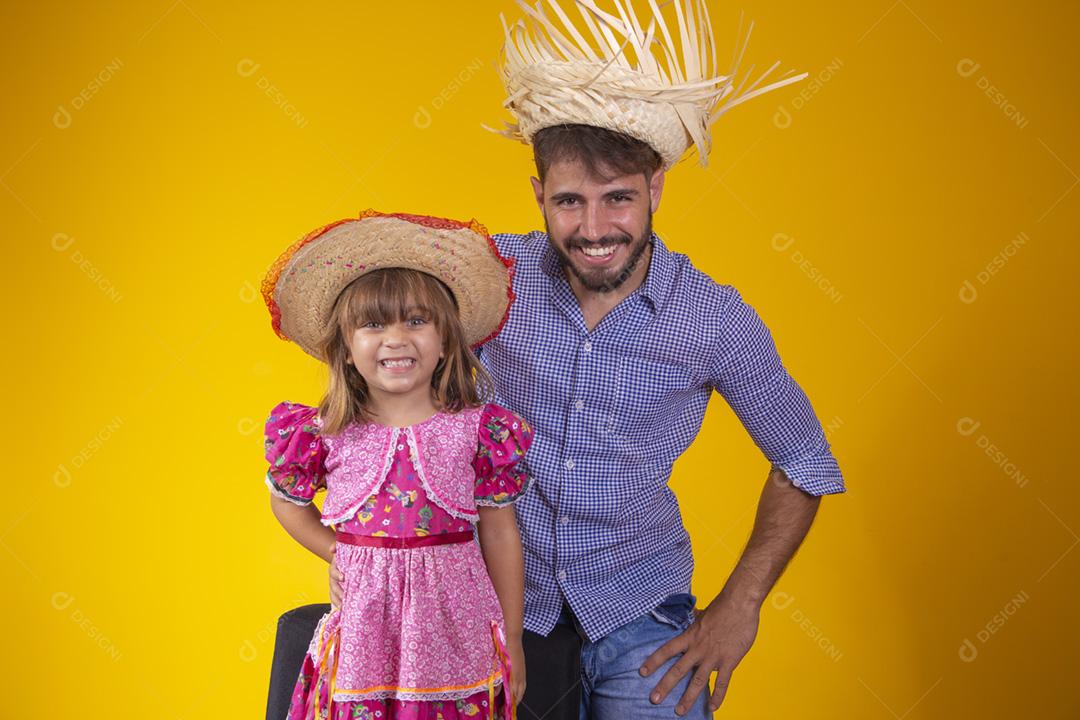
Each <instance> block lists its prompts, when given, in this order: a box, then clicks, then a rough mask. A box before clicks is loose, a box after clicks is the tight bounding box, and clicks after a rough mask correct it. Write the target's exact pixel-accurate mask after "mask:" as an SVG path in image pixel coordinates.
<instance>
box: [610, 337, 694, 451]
mask: <svg viewBox="0 0 1080 720" xmlns="http://www.w3.org/2000/svg"><path fill="white" fill-rule="evenodd" d="M614 374H615V389H614V390H615V391H614V393H613V396H614V398H613V399H614V403H613V405H612V408H611V414H610V418H609V422H608V430H609V433H610V436H611V439H612V442H613V443H615V444H616V445H622V446H628V445H629V446H635V447H640V446H641V445H642V444H647V443H653V442H656V441H657V439H658V438H659V437H660V436H661V435H662V434H663V433H664V432H666V430H667V429H668V427H667V426H669V425H670V424H671V423H673V422H675V421H676V420H677V419H678V417H679V416H680V415H681V414H682V412H683V411H684V410H685V408H686V403H687V402H688V401H689V399H690V398H691V396H692V394H693V392H694V390H695V389H696V387H697V386H698V385H699V384H700V383H699V380H698V375H697V372H696V371H695V370H694V368H693V367H692V366H690V365H688V364H685V363H679V362H673V361H669V360H662V359H656V358H645V357H640V356H634V355H622V356H620V357H619V359H618V363H617V366H616V368H615V373H614Z"/></svg>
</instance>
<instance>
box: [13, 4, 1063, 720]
mask: <svg viewBox="0 0 1080 720" xmlns="http://www.w3.org/2000/svg"><path fill="white" fill-rule="evenodd" d="M170 2H171V0H163V1H162V2H152V3H134V4H132V3H127V4H124V3H117V2H108V3H79V4H73V5H72V4H66V3H47V4H45V3H36V4H9V5H8V6H6V7H5V8H4V9H3V20H2V22H0V25H2V26H3V28H4V33H3V34H4V42H3V43H2V44H0V54H2V57H3V61H4V67H5V68H7V72H6V73H5V80H6V83H5V84H6V91H5V95H6V98H7V100H6V102H5V103H4V109H5V111H4V116H5V128H4V130H5V131H4V133H3V137H2V138H0V211H2V212H3V218H4V233H5V237H6V239H5V243H4V247H5V249H6V254H7V262H6V266H7V267H8V268H9V273H8V275H7V278H6V281H5V282H4V284H3V287H4V290H3V292H4V296H5V297H4V305H5V307H7V308H8V311H9V321H8V323H7V326H8V331H7V338H6V339H5V343H4V347H5V364H6V367H7V368H8V370H7V373H6V375H7V377H6V382H5V385H6V392H5V399H6V400H7V402H8V407H7V409H6V413H5V414H6V416H7V419H6V421H5V440H6V443H7V451H6V454H7V457H8V459H9V467H8V469H7V476H8V484H9V492H8V502H6V503H4V504H3V509H2V510H0V563H2V566H3V570H4V577H5V586H6V587H8V588H9V591H8V592H9V593H10V599H9V600H8V601H7V602H6V603H5V610H6V612H5V613H4V627H3V632H4V636H5V644H6V646H7V648H8V651H7V652H6V653H5V657H4V659H3V661H2V662H3V666H2V667H3V671H4V672H3V675H4V677H6V678H7V687H8V691H7V693H6V699H5V701H4V705H5V707H4V709H3V710H0V715H2V716H4V717H20V718H23V717H45V716H50V717H68V716H73V717H74V716H78V717H83V718H106V717H108V718H128V717H131V718H135V717H162V718H174V719H179V720H188V719H194V718H206V717H213V718H216V717H226V716H230V717H248V718H251V717H262V714H263V712H264V707H265V700H266V689H267V680H268V676H269V662H270V658H271V653H272V647H273V631H274V627H275V622H276V618H277V616H278V615H279V614H280V613H281V612H283V611H284V610H286V609H288V608H290V607H293V606H295V605H298V604H302V603H305V602H321V601H323V600H324V598H325V596H326V570H325V565H324V564H322V563H321V562H320V561H318V560H316V559H315V558H314V557H312V556H310V555H308V554H307V553H306V552H305V551H304V550H302V549H301V548H300V547H299V546H297V545H296V544H295V543H293V541H291V540H290V539H289V538H288V537H287V536H286V535H285V533H284V531H283V530H282V529H281V528H280V527H279V526H278V525H277V524H276V522H275V521H274V519H273V517H272V515H271V513H270V510H269V506H268V505H269V503H268V501H267V498H266V488H265V486H264V485H263V473H264V469H265V466H264V461H263V458H262V438H261V424H262V421H263V420H264V419H265V417H266V415H267V414H268V411H269V409H270V408H271V407H272V406H273V405H274V404H275V403H277V402H278V401H280V400H282V399H291V400H295V401H299V402H308V403H312V402H315V401H317V400H318V398H319V393H320V389H321V384H322V382H323V372H322V369H321V368H320V367H319V366H318V365H317V364H316V363H314V362H313V361H312V360H310V359H308V358H307V357H306V356H305V355H303V354H302V353H301V352H300V351H299V350H297V349H296V348H295V347H293V346H291V345H289V344H287V343H284V342H282V341H280V340H278V339H277V338H276V337H275V336H274V335H273V333H272V332H271V330H270V324H269V318H268V315H267V312H266V309H265V307H264V306H263V305H262V302H261V299H260V298H259V297H258V293H257V288H258V283H259V281H260V279H261V277H262V274H263V272H264V271H265V269H266V267H267V266H268V265H269V264H270V263H271V262H272V261H273V259H274V258H275V257H276V256H277V254H278V253H279V252H280V251H281V250H283V249H284V248H285V247H286V246H287V245H288V244H289V243H291V242H292V241H293V240H295V239H296V238H297V237H299V236H300V235H302V234H303V233H305V232H306V231H308V230H309V229H311V228H314V227H316V226H318V225H321V224H323V223H326V222H329V221H332V220H336V219H339V218H343V217H347V216H349V215H355V214H356V212H357V211H359V210H361V209H363V208H367V207H375V208H378V209H382V210H388V211H397V210H405V211H416V212H423V213H430V214H437V215H446V216H451V217H460V218H468V217H471V216H475V217H477V218H478V219H480V220H481V221H482V222H484V223H485V224H486V225H487V226H488V227H489V228H490V229H492V230H493V231H504V232H505V231H522V232H524V231H528V230H530V229H535V228H538V227H540V218H539V214H538V212H537V210H536V208H535V206H534V205H533V201H532V198H531V194H530V191H529V185H528V176H529V175H530V173H531V170H532V168H531V166H530V155H529V153H528V150H527V149H526V148H525V147H524V146H521V145H516V144H513V143H511V142H509V141H507V140H505V139H503V138H500V137H498V136H495V135H493V134H491V133H488V132H486V131H484V130H482V129H481V128H480V123H481V122H484V123H487V124H489V125H495V124H499V123H501V121H502V120H504V119H507V116H506V115H504V114H503V113H502V112H501V111H500V102H501V98H502V95H501V87H500V85H499V82H498V79H497V76H496V74H495V72H494V70H493V68H492V61H493V59H494V57H495V54H496V51H497V47H498V45H499V43H500V41H501V30H500V27H499V24H498V12H499V11H504V12H506V13H507V14H508V16H510V17H517V12H516V9H515V8H514V7H513V5H512V3H511V2H510V0H485V1H484V2H470V3H461V4H450V3H435V2H430V3H423V2H397V3H378V4H375V3H366V2H361V3H351V2H334V3H285V2H273V3H247V4H243V5H239V4H228V3H227V4H224V5H223V4H221V3H217V4H215V3H207V2H204V1H203V0H177V1H176V2H175V3H172V4H170ZM711 7H712V14H713V22H714V25H715V26H716V28H717V37H718V41H719V45H720V55H721V57H722V58H724V57H727V55H728V53H729V52H730V48H731V46H732V43H733V42H734V40H735V28H736V25H737V22H738V10H739V7H738V6H735V5H731V4H727V3H720V2H713V3H711ZM744 7H745V9H746V11H747V14H748V16H749V17H752V18H754V19H755V20H756V21H757V23H758V25H757V29H756V30H755V33H754V36H753V38H752V40H751V45H750V51H749V58H750V60H751V61H752V62H756V63H757V64H758V67H759V68H760V67H762V66H763V64H764V65H767V64H769V63H771V62H772V60H774V59H776V58H780V59H782V60H783V61H784V66H785V67H794V68H797V69H799V70H807V71H809V72H810V73H811V79H808V80H807V81H804V83H803V84H801V85H800V86H796V87H789V88H785V89H782V90H780V91H778V92H776V93H771V94H768V95H766V96H764V97H762V98H758V99H756V100H753V101H752V102H750V103H748V104H747V105H744V106H742V107H739V108H737V109H736V110H734V111H733V112H731V113H730V114H729V115H727V116H725V117H724V118H722V119H721V120H720V122H719V123H718V124H717V125H716V126H715V128H714V138H715V146H714V152H713V155H712V162H711V164H710V166H709V167H708V169H702V168H700V167H698V166H696V165H694V164H692V162H689V163H684V164H683V165H682V166H680V167H678V168H677V169H676V170H675V171H673V172H672V173H671V174H670V175H669V178H668V185H667V189H666V193H665V195H664V202H663V205H662V207H661V210H660V212H659V214H658V215H657V218H656V227H657V230H658V232H660V234H661V235H662V236H663V237H664V238H665V240H666V241H667V242H668V244H669V245H670V246H672V247H673V248H675V249H677V250H679V251H681V252H685V253H688V254H689V255H690V256H691V257H692V258H693V259H694V261H695V263H696V264H697V265H698V267H700V268H702V269H704V270H705V271H707V272H708V273H710V274H711V275H712V276H713V277H714V278H716V279H717V280H719V281H721V282H725V283H730V284H733V285H735V286H736V287H737V288H739V289H740V291H741V292H742V293H743V295H744V297H745V298H746V299H747V301H748V302H750V303H751V304H752V305H754V307H755V308H757V310H758V311H759V313H760V314H761V315H762V317H763V318H764V320H765V322H766V324H767V325H768V326H769V327H770V328H771V330H772V332H773V335H774V337H775V339H776V342H777V345H778V348H779V350H780V353H781V357H782V359H783V360H784V362H785V365H786V366H787V367H788V369H789V370H790V371H791V373H792V374H793V376H794V377H795V378H796V380H797V381H799V382H800V384H802V386H803V387H804V388H805V390H806V392H807V393H808V395H809V396H810V398H811V400H812V402H813V403H814V406H815V409H816V410H817V413H818V415H819V417H820V419H821V421H822V423H823V424H825V425H826V427H827V429H828V433H829V439H830V441H831V443H832V446H833V449H834V452H835V454H836V456H837V458H838V459H839V462H840V465H841V468H842V470H843V472H844V475H845V478H846V480H847V483H848V486H849V492H848V493H847V494H846V495H840V496H830V497H827V498H825V499H824V501H823V503H822V508H821V511H820V514H819V515H818V518H817V520H816V522H815V525H814V527H813V528H812V530H811V533H810V535H809V536H808V538H807V540H806V543H805V544H804V546H803V548H802V549H801V550H800V552H799V553H798V555H797V556H796V558H795V560H794V561H793V564H792V566H791V567H790V568H789V569H788V571H787V572H786V574H785V575H784V576H783V577H782V578H781V580H780V582H779V584H778V586H777V588H776V591H775V592H774V594H773V596H772V597H771V598H770V599H769V601H767V602H766V604H765V606H764V608H763V611H762V622H761V629H760V632H759V636H758V639H757V643H756V645H755V646H754V648H753V650H752V651H751V653H750V654H749V655H748V656H747V657H746V659H745V660H744V661H743V663H742V664H741V665H740V667H739V669H738V670H737V671H736V673H735V675H734V678H733V682H732V686H731V690H730V693H729V696H728V700H727V701H726V703H725V704H724V706H723V707H722V708H721V710H720V712H718V713H717V717H729V718H774V717H792V718H834V717H852V718H871V719H872V718H884V719H886V720H888V718H890V717H893V718H911V719H912V720H916V719H918V718H947V717H954V716H963V717H1038V718H1066V717H1077V716H1078V715H1080V694H1078V691H1077V689H1076V685H1075V680H1076V677H1075V675H1076V669H1075V668H1076V647H1077V645H1078V642H1080V630H1078V629H1077V628H1078V624H1077V622H1076V617H1075V611H1074V608H1075V606H1076V602H1075V590H1076V587H1077V583H1076V578H1077V571H1078V568H1080V550H1077V549H1076V545H1077V543H1078V535H1077V532H1080V507H1078V504H1077V499H1078V495H1080V492H1078V490H1077V487H1078V484H1077V482H1076V479H1075V478H1074V477H1072V472H1073V471H1074V467H1073V466H1074V462H1073V458H1074V452H1073V450H1074V448H1075V447H1076V443H1075V440H1074V438H1073V435H1074V433H1075V429H1076V426H1077V417H1076V415H1077V411H1076V403H1077V400H1078V397H1077V395H1078V393H1077V381H1076V377H1075V360H1074V354H1075V351H1076V345H1077V343H1076V331H1075V326H1074V322H1073V320H1074V318H1075V316H1076V315H1075V313H1076V304H1077V302H1076V301H1077V289H1076V281H1075V263H1076V260H1077V253H1076V250H1075V248H1074V243H1075V242H1076V240H1077V220H1078V209H1080V207H1078V206H1080V202H1078V201H1080V191H1078V190H1077V189H1076V187H1075V186H1076V184H1077V182H1078V175H1077V171H1078V170H1080V143H1078V141H1077V136H1076V127H1077V124H1078V112H1077V110H1078V108H1077V96H1076V93H1075V92H1074V91H1075V85H1076V83H1075V75H1076V72H1077V70H1078V62H1077V55H1076V47H1077V40H1078V38H1077V37H1076V35H1077V33H1076V28H1077V27H1078V22H1080V9H1078V6H1077V5H1076V4H1074V3H1066V2H1059V3H1047V2H1034V3H1020V4H1007V3H975V2H970V1H967V0H965V1H964V2H959V3H948V4H944V5H943V4H942V3H930V2H926V1H925V0H896V2H892V0H873V1H871V2H840V3H830V4H826V5H819V4H814V3H796V2H788V1H784V2H779V1H773V2H767V1H765V0H750V2H748V3H747V4H745V6H744ZM811 80H816V82H813V83H812V82H811ZM988 93H989V94H988ZM1021 233H1023V236H1020V234H1021ZM1018 237H1021V239H1022V240H1023V243H1022V244H1020V245H1018V244H1017V242H1016V240H1017V238H1018ZM999 255H1000V256H1001V257H1002V258H1003V262H1000V263H999V262H996V261H995V257H997V256H999ZM988 266H989V267H990V268H991V270H992V271H993V272H991V271H990V270H987V268H988ZM980 272H983V273H985V274H984V275H982V276H980ZM980 278H981V279H980ZM965 283H970V288H969V287H968V286H967V285H965ZM971 288H973V289H974V290H975V291H976V293H977V294H976V295H975V297H974V301H973V302H965V300H964V299H962V298H961V295H962V290H965V289H967V295H965V299H967V300H971V299H972V298H971V293H970V289H971ZM767 469H768V466H767V463H766V462H765V461H764V459H763V458H762V457H761V456H760V454H759V453H758V452H757V450H756V449H755V447H754V446H753V444H752V442H751V441H750V439H749V437H748V436H747V435H746V434H745V432H744V431H743V430H742V428H741V426H740V425H739V424H738V422H737V420H736V419H735V417H734V415H733V414H732V413H731V412H730V410H729V409H728V408H727V406H726V405H725V404H724V403H723V401H722V400H721V399H720V398H719V397H716V398H715V399H714V402H713V404H712V405H711V408H710V411H709V413H708V417H707V421H706V424H705V427H704V429H703V431H702V433H701V435H700V437H699V438H698V440H697V443H696V444H695V445H694V447H693V448H692V449H691V451H690V452H689V453H688V454H687V455H686V456H685V457H684V458H682V459H681V461H680V462H679V463H678V465H677V466H676V471H675V476H674V479H673V481H672V484H673V486H674V487H675V489H676V491H677V492H678V495H679V497H680V499H681V502H682V507H683V509H684V513H685V518H686V523H687V526H688V528H689V530H690V532H691V535H692V536H693V540H694V546H695V554H696V557H697V562H698V571H697V575H696V579H695V586H694V590H695V592H696V593H697V594H698V595H699V598H701V600H700V604H701V605H704V604H705V603H706V602H707V601H708V599H709V598H711V597H712V596H713V595H714V594H715V593H716V592H718V591H719V590H720V588H721V587H722V585H723V582H724V580H725V578H726V577H727V573H728V572H729V571H730V569H731V567H732V565H733V563H734V561H735V559H736V557H737V554H738V552H739V551H740V550H741V549H742V546H743V543H744V542H745V540H746V538H747V536H748V534H749V531H750V528H751V526H752V521H753V511H754V508H755V505H756V501H757V497H758V494H759V492H760V490H761V487H762V485H763V482H764V479H765V475H766V472H767ZM995 617H997V618H998V619H995Z"/></svg>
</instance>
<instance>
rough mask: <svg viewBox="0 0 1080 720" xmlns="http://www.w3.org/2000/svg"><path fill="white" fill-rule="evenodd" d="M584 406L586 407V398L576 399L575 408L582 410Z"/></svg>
mask: <svg viewBox="0 0 1080 720" xmlns="http://www.w3.org/2000/svg"><path fill="white" fill-rule="evenodd" d="M584 408H585V401H584V400H575V401H574V409H575V410H582V409H584Z"/></svg>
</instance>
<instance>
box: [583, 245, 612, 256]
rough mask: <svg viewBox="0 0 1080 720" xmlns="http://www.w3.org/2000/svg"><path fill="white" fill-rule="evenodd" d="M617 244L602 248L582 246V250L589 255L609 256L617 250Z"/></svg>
mask: <svg viewBox="0 0 1080 720" xmlns="http://www.w3.org/2000/svg"><path fill="white" fill-rule="evenodd" d="M615 247H616V246H615V245H608V246H607V247H601V248H587V247H583V248H581V252H583V253H585V254H586V255H588V256H589V257H607V256H608V255H610V254H611V253H613V252H615Z"/></svg>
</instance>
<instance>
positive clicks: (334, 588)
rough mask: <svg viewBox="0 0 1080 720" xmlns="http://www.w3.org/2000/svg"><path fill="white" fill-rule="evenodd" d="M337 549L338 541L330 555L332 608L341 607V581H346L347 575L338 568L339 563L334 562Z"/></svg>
mask: <svg viewBox="0 0 1080 720" xmlns="http://www.w3.org/2000/svg"><path fill="white" fill-rule="evenodd" d="M334 550H337V543H334V546H333V547H332V548H331V556H330V606H331V609H337V608H339V607H341V583H342V582H344V581H345V575H344V574H342V572H341V571H340V570H338V566H337V563H336V562H334V560H335V559H336V556H335V555H334V554H333V551H334Z"/></svg>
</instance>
